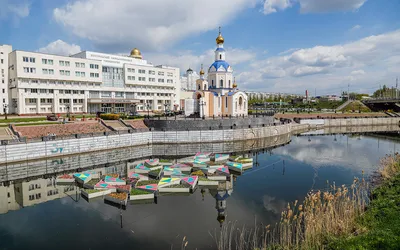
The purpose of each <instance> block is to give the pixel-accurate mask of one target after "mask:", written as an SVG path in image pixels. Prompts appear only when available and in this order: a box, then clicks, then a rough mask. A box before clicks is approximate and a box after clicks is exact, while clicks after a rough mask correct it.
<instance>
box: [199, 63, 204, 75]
mask: <svg viewBox="0 0 400 250" xmlns="http://www.w3.org/2000/svg"><path fill="white" fill-rule="evenodd" d="M200 75H201V76H202V75H204V70H203V64H202V65H201V69H200Z"/></svg>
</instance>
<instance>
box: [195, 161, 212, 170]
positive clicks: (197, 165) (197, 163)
mask: <svg viewBox="0 0 400 250" xmlns="http://www.w3.org/2000/svg"><path fill="white" fill-rule="evenodd" d="M208 161H209V160H208ZM193 167H194V168H197V169H199V168H206V167H208V165H207V163H206V161H203V160H202V159H201V160H199V159H194V160H193Z"/></svg>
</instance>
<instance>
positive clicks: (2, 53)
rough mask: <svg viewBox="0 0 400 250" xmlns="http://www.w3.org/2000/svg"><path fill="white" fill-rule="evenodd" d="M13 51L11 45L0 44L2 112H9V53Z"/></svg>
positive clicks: (0, 103) (0, 108)
mask: <svg viewBox="0 0 400 250" xmlns="http://www.w3.org/2000/svg"><path fill="white" fill-rule="evenodd" d="M11 51H12V46H10V45H0V114H4V111H5V109H6V111H7V112H8V100H9V98H8V54H9V53H10V52H11Z"/></svg>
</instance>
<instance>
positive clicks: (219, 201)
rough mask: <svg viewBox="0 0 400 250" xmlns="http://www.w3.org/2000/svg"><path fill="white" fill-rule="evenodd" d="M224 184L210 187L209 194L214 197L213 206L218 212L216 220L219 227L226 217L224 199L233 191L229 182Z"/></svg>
mask: <svg viewBox="0 0 400 250" xmlns="http://www.w3.org/2000/svg"><path fill="white" fill-rule="evenodd" d="M225 185H226V186H225V188H218V189H210V194H211V196H212V197H214V199H215V208H216V209H217V212H218V216H217V220H218V222H219V224H220V226H221V227H222V224H223V223H224V221H225V218H226V205H227V204H226V199H228V198H229V197H230V196H231V195H232V192H233V186H232V183H231V182H226V183H225ZM202 193H203V190H202Z"/></svg>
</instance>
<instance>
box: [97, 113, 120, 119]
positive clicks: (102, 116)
mask: <svg viewBox="0 0 400 250" xmlns="http://www.w3.org/2000/svg"><path fill="white" fill-rule="evenodd" d="M100 118H101V119H103V120H118V119H119V114H101V115H100Z"/></svg>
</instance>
